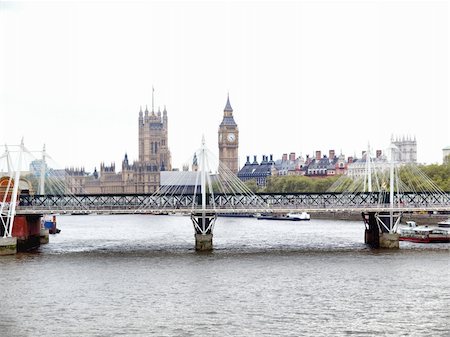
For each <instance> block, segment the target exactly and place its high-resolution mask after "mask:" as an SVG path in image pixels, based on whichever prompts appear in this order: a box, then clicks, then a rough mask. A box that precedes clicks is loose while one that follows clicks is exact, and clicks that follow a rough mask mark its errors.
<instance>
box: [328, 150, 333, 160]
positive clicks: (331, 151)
mask: <svg viewBox="0 0 450 337" xmlns="http://www.w3.org/2000/svg"><path fill="white" fill-rule="evenodd" d="M328 158H330V160H332V159H334V150H330V151H329V155H328Z"/></svg>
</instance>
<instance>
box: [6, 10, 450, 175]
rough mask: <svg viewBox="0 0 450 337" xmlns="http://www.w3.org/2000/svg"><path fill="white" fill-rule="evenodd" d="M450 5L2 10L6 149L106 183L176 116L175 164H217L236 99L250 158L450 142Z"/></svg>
mask: <svg viewBox="0 0 450 337" xmlns="http://www.w3.org/2000/svg"><path fill="white" fill-rule="evenodd" d="M449 36H450V34H449V3H448V1H423V2H420V1H413V2H409V1H397V2H393V3H391V2H388V1H345V2H344V1H326V2H320V1H308V2H302V1H298V2H280V1H273V2H267V1H266V2H257V1H248V2H230V1H224V2H219V1H208V2H190V1H178V2H169V1H163V2H153V1H144V2H130V1H126V2H105V1H100V2H95V3H88V2H63V3H61V2H58V3H56V2H25V3H17V2H12V3H11V2H4V1H0V123H1V129H0V143H1V144H3V143H7V144H17V143H19V142H20V138H21V137H22V136H24V137H25V145H26V146H27V147H28V148H32V149H40V148H41V147H42V145H43V144H44V143H45V144H46V146H47V150H48V152H49V153H50V154H51V155H52V157H53V158H54V159H55V160H56V161H57V162H58V163H60V164H61V165H63V166H84V167H86V169H87V170H88V171H92V170H93V168H94V166H97V167H98V166H99V163H100V162H101V161H104V162H106V163H110V162H112V161H115V162H116V165H117V166H119V165H120V162H121V160H122V158H123V155H124V153H125V152H128V155H129V157H130V159H137V153H138V144H137V143H138V140H137V136H138V133H137V126H138V124H137V118H138V111H139V106H140V105H143V106H145V104H148V105H149V107H150V106H151V92H152V85H153V86H154V87H155V105H156V106H161V107H163V106H164V105H166V106H167V110H168V115H169V146H170V149H171V151H172V161H173V166H174V167H181V165H182V163H183V162H184V161H185V160H186V159H187V158H188V157H190V156H191V155H192V153H193V152H194V151H195V150H196V149H197V148H198V147H199V146H200V143H201V137H202V134H205V137H206V141H207V145H208V146H209V147H210V148H211V149H212V150H215V151H216V152H218V149H217V131H218V126H219V124H220V122H221V120H222V116H223V109H224V106H225V103H226V97H227V92H229V93H230V100H231V105H232V107H233V109H234V116H235V120H236V122H237V123H238V125H239V131H240V148H239V154H240V158H241V164H242V163H243V162H244V160H245V156H246V155H253V154H257V155H258V158H260V156H261V155H262V154H266V155H269V154H274V157H275V158H280V157H281V155H282V153H284V152H291V151H292V152H296V153H297V154H300V153H301V154H303V155H306V154H312V153H313V151H315V150H322V152H328V150H329V149H334V150H336V152H338V153H339V152H340V151H341V150H342V151H343V153H344V154H345V155H346V156H349V155H353V154H354V153H356V154H357V155H358V156H360V154H361V151H362V150H364V149H365V148H366V146H367V143H368V142H370V143H371V145H372V147H373V148H376V149H385V148H386V147H387V146H388V143H389V140H390V137H391V135H392V134H394V135H399V136H403V135H410V136H416V138H417V143H418V160H419V161H420V162H426V163H434V162H442V148H444V147H446V146H449V145H450V112H449V96H450V95H449V59H450V57H449Z"/></svg>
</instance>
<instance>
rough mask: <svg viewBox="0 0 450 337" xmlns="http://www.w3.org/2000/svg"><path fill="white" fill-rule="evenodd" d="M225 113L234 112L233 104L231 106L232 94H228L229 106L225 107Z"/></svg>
mask: <svg viewBox="0 0 450 337" xmlns="http://www.w3.org/2000/svg"><path fill="white" fill-rule="evenodd" d="M223 111H224V112H233V108H232V107H231V104H230V94H228V97H227V104H226V105H225V109H224V110H223Z"/></svg>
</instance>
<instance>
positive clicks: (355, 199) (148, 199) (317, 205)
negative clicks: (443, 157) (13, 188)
mask: <svg viewBox="0 0 450 337" xmlns="http://www.w3.org/2000/svg"><path fill="white" fill-rule="evenodd" d="M207 205H208V206H207V209H209V210H214V209H217V210H230V209H234V210H236V211H239V210H263V209H266V210H269V209H274V210H279V209H293V210H294V209H299V210H300V209H311V210H317V209H321V210H326V209H348V208H352V209H372V208H385V209H388V208H390V204H389V196H388V195H387V194H379V193H296V194H294V193H292V194H283V193H278V194H258V195H255V196H247V195H223V194H216V195H214V196H212V195H209V196H208V200H207ZM200 207H201V206H199V205H198V200H197V198H195V197H194V196H193V195H171V196H158V195H145V194H131V195H125V194H122V195H88V194H83V195H70V196H69V195H67V196H65V195H62V196H61V195H45V196H43V195H21V196H20V197H19V201H18V207H17V211H20V212H26V211H42V212H44V211H49V210H59V211H60V212H63V211H67V212H69V211H73V212H75V211H80V212H82V211H94V210H105V211H106V210H118V211H120V210H122V211H127V210H129V211H134V212H146V211H147V210H149V211H161V210H180V211H187V210H191V209H199V208H200ZM394 207H395V208H405V209H421V208H422V209H433V208H434V209H436V210H441V209H448V210H450V193H447V194H442V193H441V194H439V193H401V194H396V195H395V199H394Z"/></svg>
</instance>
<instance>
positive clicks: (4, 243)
mask: <svg viewBox="0 0 450 337" xmlns="http://www.w3.org/2000/svg"><path fill="white" fill-rule="evenodd" d="M16 253H17V238H15V237H6V238H3V237H0V256H3V255H14V254H16Z"/></svg>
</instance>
